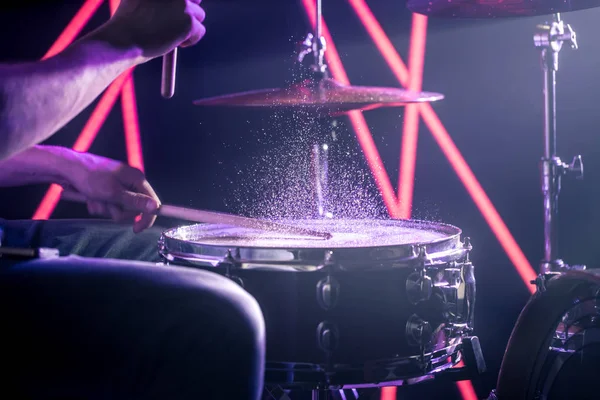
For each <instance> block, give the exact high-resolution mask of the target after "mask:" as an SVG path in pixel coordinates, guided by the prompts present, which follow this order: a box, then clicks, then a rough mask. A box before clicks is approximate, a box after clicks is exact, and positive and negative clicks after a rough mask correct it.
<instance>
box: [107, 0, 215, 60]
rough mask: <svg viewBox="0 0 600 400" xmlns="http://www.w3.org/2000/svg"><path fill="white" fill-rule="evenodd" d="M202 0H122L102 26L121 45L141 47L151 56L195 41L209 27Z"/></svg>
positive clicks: (145, 53) (144, 54) (147, 56)
mask: <svg viewBox="0 0 600 400" xmlns="http://www.w3.org/2000/svg"><path fill="white" fill-rule="evenodd" d="M200 2H201V0H121V2H120V4H119V7H118V8H117V10H116V12H115V14H114V16H113V17H112V18H111V19H110V20H109V21H108V22H107V23H106V24H105V25H104V26H102V27H101V30H102V31H103V32H104V33H106V34H108V35H109V37H112V38H114V39H115V40H116V41H117V42H118V43H119V44H120V45H122V46H125V47H134V48H137V49H140V50H141V51H142V55H143V57H145V58H146V59H152V58H154V57H158V56H161V55H164V54H166V53H168V52H169V51H171V50H173V49H174V48H175V47H178V46H179V47H188V46H192V45H194V44H196V43H197V42H198V41H199V40H200V39H202V37H203V36H204V34H205V33H206V28H205V27H204V25H202V22H203V21H204V17H205V13H204V10H203V9H202V8H201V7H200Z"/></svg>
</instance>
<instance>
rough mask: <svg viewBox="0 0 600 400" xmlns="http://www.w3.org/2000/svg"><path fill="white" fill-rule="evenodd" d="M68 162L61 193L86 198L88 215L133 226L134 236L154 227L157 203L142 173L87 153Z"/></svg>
mask: <svg viewBox="0 0 600 400" xmlns="http://www.w3.org/2000/svg"><path fill="white" fill-rule="evenodd" d="M69 158H70V162H69V167H68V168H67V174H66V175H67V176H65V179H66V184H65V185H63V186H64V189H65V191H67V192H75V193H78V194H80V195H82V196H84V197H85V198H87V199H88V201H87V207H88V211H89V212H90V214H92V215H96V216H102V217H110V218H112V219H113V220H115V221H119V222H132V223H133V230H134V232H136V233H137V232H141V231H143V230H144V229H147V228H149V227H151V226H152V225H153V224H154V221H155V220H156V215H154V214H152V213H153V212H155V211H156V210H157V209H158V207H159V206H160V200H159V198H158V196H157V195H156V193H155V192H154V190H153V189H152V187H151V186H150V184H149V183H148V181H147V180H146V177H145V175H144V173H143V172H142V171H140V170H139V169H137V168H133V167H131V166H129V165H126V164H123V163H121V162H118V161H115V160H111V159H108V158H105V157H101V156H97V155H94V154H90V153H76V152H72V153H71V154H70V155H69ZM140 215H141V217H140V218H136V217H138V216H140Z"/></svg>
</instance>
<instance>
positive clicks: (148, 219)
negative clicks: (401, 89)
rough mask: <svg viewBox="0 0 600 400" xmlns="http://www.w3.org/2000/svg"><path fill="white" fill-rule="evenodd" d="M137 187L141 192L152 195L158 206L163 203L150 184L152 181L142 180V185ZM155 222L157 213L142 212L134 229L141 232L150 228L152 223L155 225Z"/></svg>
mask: <svg viewBox="0 0 600 400" xmlns="http://www.w3.org/2000/svg"><path fill="white" fill-rule="evenodd" d="M137 189H138V190H139V191H140V192H141V193H143V194H146V195H148V196H150V197H151V198H153V199H154V200H155V201H156V202H157V204H158V207H160V204H161V203H160V199H159V198H158V195H157V194H156V192H155V191H154V189H153V188H152V186H151V185H150V183H149V182H148V181H147V180H144V182H142V185H141V186H140V187H138V188H137ZM154 222H156V214H154V213H142V215H141V216H140V218H139V219H138V220H136V221H135V224H134V225H133V231H134V232H136V233H137V232H141V231H143V230H145V229H148V228H150V227H151V226H152V225H154Z"/></svg>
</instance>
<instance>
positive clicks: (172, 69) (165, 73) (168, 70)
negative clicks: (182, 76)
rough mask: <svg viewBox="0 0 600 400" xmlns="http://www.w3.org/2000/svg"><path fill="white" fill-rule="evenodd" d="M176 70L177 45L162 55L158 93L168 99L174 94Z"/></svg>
mask: <svg viewBox="0 0 600 400" xmlns="http://www.w3.org/2000/svg"><path fill="white" fill-rule="evenodd" d="M176 72H177V47H175V48H174V49H173V50H172V51H170V52H169V53H167V54H165V55H164V56H163V64H162V79H161V81H160V94H162V96H163V97H164V98H165V99H170V98H171V97H173V95H174V94H175V75H176Z"/></svg>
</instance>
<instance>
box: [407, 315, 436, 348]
mask: <svg viewBox="0 0 600 400" xmlns="http://www.w3.org/2000/svg"><path fill="white" fill-rule="evenodd" d="M432 333H433V332H432V330H431V325H430V324H429V322H427V321H425V320H423V319H422V318H421V317H419V316H418V315H416V314H413V315H411V316H410V318H409V319H408V321H407V322H406V340H407V341H408V343H409V344H410V345H411V346H419V347H424V346H425V345H427V344H428V343H429V342H430V341H431V336H432Z"/></svg>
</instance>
